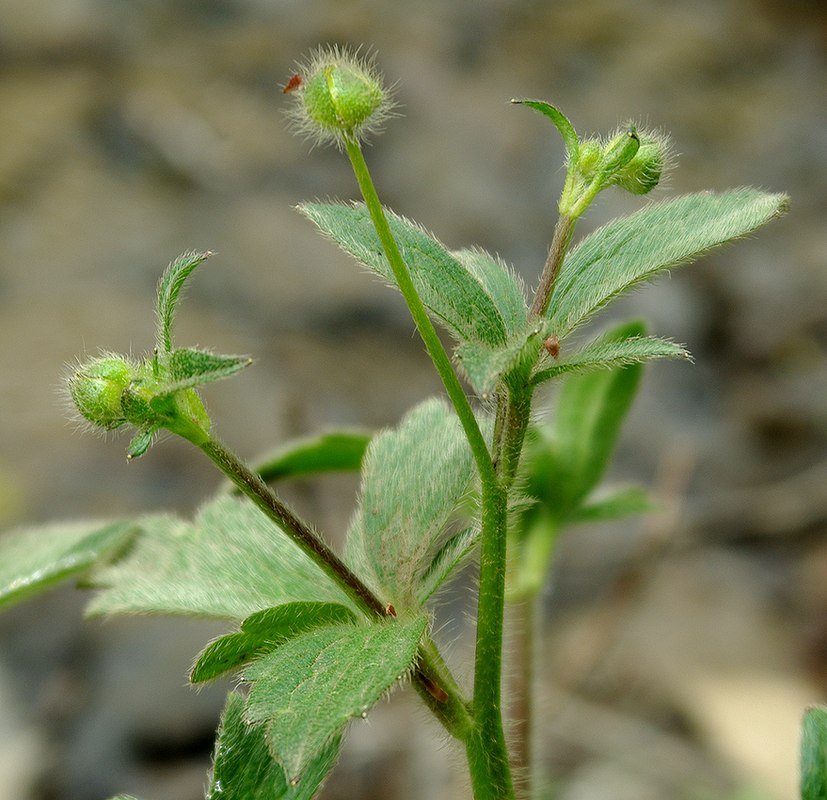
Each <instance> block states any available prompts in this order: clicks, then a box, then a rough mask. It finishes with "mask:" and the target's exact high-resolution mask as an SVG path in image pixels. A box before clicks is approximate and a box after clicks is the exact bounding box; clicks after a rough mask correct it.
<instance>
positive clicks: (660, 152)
mask: <svg viewBox="0 0 827 800" xmlns="http://www.w3.org/2000/svg"><path fill="white" fill-rule="evenodd" d="M639 136H640V149H639V150H638V151H637V153H635V155H634V157H633V158H632V159H631V161H629V163H628V164H626V166H624V167H623V168H622V169H620V170H618V171H617V173H616V175H615V177H614V183H615V185H617V186H620V187H621V188H623V189H625V190H626V191H627V192H632V194H646V193H647V192H651V191H652V189H654V188H655V187H656V186H657V185H658V183H660V180H661V177H662V176H663V173H664V172H665V171H666V168H667V166H668V164H669V159H670V156H671V148H670V146H669V138H668V137H667V136H666V135H665V134H662V133H660V132H658V131H641V132H640V133H639Z"/></svg>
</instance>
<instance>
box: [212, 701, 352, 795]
mask: <svg viewBox="0 0 827 800" xmlns="http://www.w3.org/2000/svg"><path fill="white" fill-rule="evenodd" d="M340 745H341V737H333V738H332V739H331V740H330V743H329V744H328V745H327V746H326V747H324V748H323V749H322V750H321V751H320V752H319V754H318V756H317V757H316V758H315V759H314V760H313V761H312V762H311V763H310V764H308V766H307V768H306V769H305V771H304V774H303V775H302V779H301V780H300V781H299V782H298V783H296V784H293V785H291V784H290V783H289V782H288V781H287V779H286V778H285V775H284V769H283V768H282V766H281V765H280V764H279V763H278V761H276V760H275V759H274V758H273V755H272V754H271V753H270V748H269V747H268V745H267V739H266V736H265V733H264V729H263V727H261V726H256V725H248V724H247V722H246V721H245V719H244V698H243V697H242V696H241V695H240V694H238V692H230V693H229V695H227V703H226V705H225V707H224V713H223V715H222V718H221V725H220V727H219V730H218V738H217V739H216V743H215V753H214V755H213V770H212V776H211V778H210V785H209V789H208V790H207V796H206V800H312V798H313V797H314V796H315V795H316V793H317V792H318V790H319V789H320V788H321V785H322V783H323V782H324V779H325V778H326V777H327V775H328V773H329V772H330V770H331V769H332V768H333V765H334V764H335V762H336V758H337V756H338V755H339V749H340Z"/></svg>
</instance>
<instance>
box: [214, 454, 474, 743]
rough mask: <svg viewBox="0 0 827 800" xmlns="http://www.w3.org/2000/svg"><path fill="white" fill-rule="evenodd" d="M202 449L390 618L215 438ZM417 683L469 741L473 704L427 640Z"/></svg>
mask: <svg viewBox="0 0 827 800" xmlns="http://www.w3.org/2000/svg"><path fill="white" fill-rule="evenodd" d="M198 447H200V449H201V450H202V451H203V452H204V453H205V454H206V455H207V457H208V458H210V460H211V461H213V463H215V465H216V466H217V467H218V468H219V469H220V470H221V472H223V473H224V475H226V476H227V477H228V478H229V479H230V480H231V481H232V482H233V483H234V484H235V486H237V487H238V489H239V491H241V493H242V494H244V495H245V496H246V497H248V498H249V499H250V500H252V502H253V503H254V504H255V505H256V506H257V507H258V508H259V509H260V510H261V511H262V512H264V514H265V515H266V516H267V518H268V519H270V520H272V521H273V522H274V523H276V525H278V526H279V528H281V530H283V531H284V532H285V533H286V534H287V535H288V536H289V537H290V538H291V539H292V540H293V541H294V542H295V543H296V544H297V545H298V546H299V547H300V548H301V549H302V551H303V552H304V553H305V554H307V555H308V556H309V557H310V558H311V559H312V560H313V561H314V563H315V564H317V565H318V567H319V568H320V569H321V570H322V571H323V572H324V573H325V574H326V575H327V576H328V577H330V578H331V579H332V580H333V581H334V582H335V583H336V584H337V585H338V586H340V587H341V588H342V589H343V590H344V591H345V593H346V594H347V595H348V597H350V598H351V599H352V600H353V601H354V602H355V603H356V604H357V605H358V606H359V608H360V609H361V610H362V611H363V612H364V613H365V614H366V615H367V616H369V617H377V616H379V617H383V618H384V617H387V616H389V612H388V610H387V606H386V605H385V604H384V603H383V602H382V601H381V600H380V599H379V598H378V597H376V595H375V594H374V593H373V592H372V591H371V589H370V588H369V587H368V586H366V585H365V584H364V582H363V581H362V580H361V579H360V578H359V577H358V576H357V575H355V574H354V573H353V572H352V571H351V570H350V568H349V567H348V566H347V564H345V563H344V562H343V561H342V560H341V559H340V558H339V557H338V556H337V555H336V553H334V552H333V550H331V549H330V548H329V547H328V546H327V545H326V544H325V543H324V541H322V539H321V538H320V537H319V536H318V535H317V534H316V532H315V531H314V530H313V529H312V528H310V527H309V526H308V525H307V523H305V522H304V521H303V520H301V519H300V518H299V517H298V516H297V515H296V514H295V513H294V512H293V511H291V510H290V508H288V507H287V505H285V503H284V502H282V500H281V499H280V498H279V497H278V495H276V494H275V492H273V490H272V489H271V488H270V487H269V486H268V485H267V484H266V483H265V482H264V481H263V480H262V479H261V477H260V476H259V475H258V474H257V473H255V472H254V471H253V470H251V469H250V468H249V467H248V466H247V465H246V464H245V463H244V462H243V461H242V460H241V459H239V458H238V457H237V456H236V455H235V454H234V453H233V452H232V451H230V450H229V449H228V448H226V447H225V446H224V445H223V444H221V442H219V441H218V440H216V439H214V438H211V439H209V440H208V441H207V442H205V443H199V444H198ZM390 616H393V615H392V614H391V615H390ZM413 677H414V684H415V686H416V687H417V690H418V691H419V693H420V694H421V695H422V696H423V698H424V699H425V700H426V702H427V703H428V705H429V707H430V708H431V710H432V711H433V712H434V714H435V715H436V717H437V719H439V720H440V722H442V724H443V725H444V726H445V727H446V729H447V730H448V731H449V732H450V733H451V734H452V735H454V736H456V737H458V738H460V739H463V740H464V739H465V737H466V736H467V731H468V730H469V729H470V727H471V724H472V723H471V718H470V715H469V712H468V709H467V704H466V702H465V700H464V699H463V697H462V694H461V691H460V689H459V687H458V685H457V683H456V681H455V680H454V677H453V676H452V675H451V673H450V671H449V670H448V667H447V666H446V665H445V663H444V661H443V660H442V657H441V655H440V654H439V651H438V650H437V647H436V645H435V644H434V642H433V640H431V638H430V637H426V638H425V639H424V640H423V641H422V643H421V645H420V647H419V653H418V660H417V666H416V668H415V670H414V676H413Z"/></svg>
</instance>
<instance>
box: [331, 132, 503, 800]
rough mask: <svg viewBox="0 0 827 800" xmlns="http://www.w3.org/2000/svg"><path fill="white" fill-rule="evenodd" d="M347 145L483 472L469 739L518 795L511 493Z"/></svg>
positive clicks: (494, 794) (474, 777) (482, 777)
mask: <svg viewBox="0 0 827 800" xmlns="http://www.w3.org/2000/svg"><path fill="white" fill-rule="evenodd" d="M345 149H346V151H347V154H348V157H349V158H350V163H351V165H352V166H353V172H354V174H355V176H356V180H357V182H358V183H359V189H360V190H361V192H362V197H363V198H364V200H365V205H366V207H367V209H368V213H369V214H370V217H371V220H372V222H373V225H374V227H375V229H376V233H377V235H378V236H379V240H380V242H381V243H382V248H383V250H384V252H385V256H386V258H387V259H388V263H389V264H390V267H391V269H392V270H393V274H394V277H395V279H396V282H397V285H398V286H399V290H400V291H401V292H402V296H403V297H404V298H405V302H406V303H407V305H408V309H409V311H410V314H411V317H412V318H413V321H414V324H415V325H416V328H417V330H418V331H419V335H420V336H421V338H422V341H423V343H424V344H425V349H426V350H427V351H428V355H429V356H430V357H431V360H432V361H433V363H434V366H435V367H436V370H437V373H438V374H439V376H440V378H441V379H442V383H443V385H444V386H445V391H446V392H447V394H448V397H449V399H450V400H451V403H452V404H453V406H454V409H455V411H456V413H457V416H458V417H459V420H460V424H461V425H462V427H463V430H464V431H465V435H466V437H467V439H468V443H469V446H470V448H471V452H472V453H473V456H474V460H475V462H476V464H477V469H478V471H479V474H480V481H481V492H482V506H483V512H482V532H481V537H480V538H481V545H480V588H479V602H478V609H477V639H476V655H475V665H474V705H473V714H474V728H473V730H472V731H470V732H469V734H468V736H467V737H466V739H465V741H466V749H467V752H468V764H469V769H470V771H471V781H472V785H473V787H474V797H475V798H476V800H482V798H486V800H487V799H488V798H491V799H492V800H493V798H503V799H504V798H513V796H514V789H513V786H512V781H511V772H510V767H509V763H508V752H507V749H506V744H505V735H504V733H503V725H502V707H501V706H502V704H501V698H500V682H501V680H502V637H503V610H504V603H505V556H506V501H507V494H506V492H505V491H504V490H503V488H502V486H501V485H500V481H499V479H498V477H497V472H496V470H495V468H494V464H493V462H492V460H491V454H490V452H489V450H488V445H487V444H486V442H485V438H484V437H483V435H482V432H481V431H480V428H479V425H478V424H477V419H476V417H475V416H474V412H473V409H472V408H471V404H470V403H469V401H468V398H467V397H466V395H465V391H464V390H463V388H462V384H461V383H460V381H459V378H458V377H457V375H456V373H455V372H454V368H453V366H452V364H451V359H450V358H449V356H448V354H447V353H446V352H445V348H444V347H443V346H442V342H441V341H440V339H439V336H437V333H436V330H435V328H434V326H433V324H432V323H431V320H430V317H429V316H428V312H427V311H426V310H425V306H424V304H423V303H422V299H421V298H420V297H419V293H418V292H417V291H416V287H415V286H414V283H413V279H412V278H411V274H410V270H409V269H408V265H407V264H406V263H405V260H404V259H403V258H402V254H401V253H400V252H399V247H398V246H397V244H396V240H395V239H394V238H393V234H392V233H391V229H390V226H389V225H388V220H387V217H386V216H385V212H384V209H383V208H382V204H381V202H380V200H379V195H378V194H377V192H376V188H375V186H374V184H373V180H372V179H371V176H370V171H369V170H368V166H367V164H366V163H365V159H364V155H363V154H362V149H361V146H360V145H359V142H358V141H357V140H356V139H348V140H346V141H345Z"/></svg>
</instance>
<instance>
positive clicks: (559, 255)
mask: <svg viewBox="0 0 827 800" xmlns="http://www.w3.org/2000/svg"><path fill="white" fill-rule="evenodd" d="M576 222H577V217H575V216H566V215H562V214H561V215H560V217H558V219H557V224H556V225H555V227H554V235H553V236H552V239H551V245H549V249H548V257H547V258H546V263H545V266H544V267H543V272H542V274H541V275H540V284H539V285H538V286H537V291H536V293H535V294H534V302H533V303H532V304H531V312H530V313H531V316H533V317H542V316H543V315H544V314H545V313H546V310H547V309H548V304H549V301H550V300H551V293H552V291H554V282H555V281H556V280H557V274H558V273H559V272H560V265H561V264H562V263H563V256H565V254H566V249H567V248H568V246H569V242H570V241H571V236H572V234H573V233H574V226H575V224H576Z"/></svg>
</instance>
